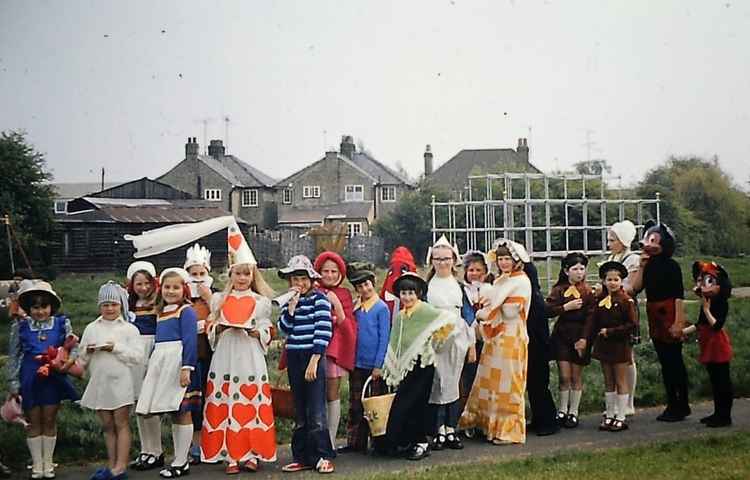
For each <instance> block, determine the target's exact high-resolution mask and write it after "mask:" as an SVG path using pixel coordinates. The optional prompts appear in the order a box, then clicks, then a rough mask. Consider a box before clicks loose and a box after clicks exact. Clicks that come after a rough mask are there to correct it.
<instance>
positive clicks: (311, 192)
mask: <svg viewBox="0 0 750 480" xmlns="http://www.w3.org/2000/svg"><path fill="white" fill-rule="evenodd" d="M302 198H320V185H304V186H303V187H302Z"/></svg>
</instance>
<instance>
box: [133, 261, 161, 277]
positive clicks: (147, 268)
mask: <svg viewBox="0 0 750 480" xmlns="http://www.w3.org/2000/svg"><path fill="white" fill-rule="evenodd" d="M138 272H146V273H148V274H149V275H151V277H152V278H153V277H156V268H155V267H154V264H153V263H151V262H146V261H143V260H138V261H137V262H133V263H131V264H130V266H129V267H128V273H127V277H128V281H130V280H132V279H133V275H135V274H136V273H138Z"/></svg>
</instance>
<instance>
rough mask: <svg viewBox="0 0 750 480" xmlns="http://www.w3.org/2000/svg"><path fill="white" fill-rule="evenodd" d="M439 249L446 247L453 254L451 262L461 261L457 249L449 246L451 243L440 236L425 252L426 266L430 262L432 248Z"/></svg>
mask: <svg viewBox="0 0 750 480" xmlns="http://www.w3.org/2000/svg"><path fill="white" fill-rule="evenodd" d="M440 247H446V248H449V249H450V250H451V251H452V252H453V257H454V258H453V262H454V263H455V262H458V261H459V260H460V259H461V254H459V253H458V247H456V246H455V245H451V242H449V241H448V238H446V236H445V235H441V236H440V238H438V241H437V242H435V244H434V245H433V246H431V247H430V248H429V249H428V250H427V262H426V263H427V264H428V265H429V264H430V262H432V250H433V249H434V248H440Z"/></svg>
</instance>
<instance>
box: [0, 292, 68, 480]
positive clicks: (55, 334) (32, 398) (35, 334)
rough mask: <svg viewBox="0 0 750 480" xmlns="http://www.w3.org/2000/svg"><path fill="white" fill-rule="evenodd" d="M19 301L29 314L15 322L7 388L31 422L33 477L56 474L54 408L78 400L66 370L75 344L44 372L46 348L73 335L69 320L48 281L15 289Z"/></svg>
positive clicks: (55, 412)
mask: <svg viewBox="0 0 750 480" xmlns="http://www.w3.org/2000/svg"><path fill="white" fill-rule="evenodd" d="M18 304H19V306H20V307H21V309H22V310H23V311H24V312H26V314H27V316H26V317H24V318H22V319H20V320H18V321H16V322H14V323H13V325H12V327H11V332H10V347H9V349H8V357H9V358H8V391H9V393H10V395H12V396H18V395H20V396H21V405H22V407H23V410H24V416H25V417H26V419H27V420H28V421H29V427H28V429H27V431H26V443H27V445H28V447H29V452H31V460H32V465H31V478H35V479H36V478H55V465H54V463H53V460H52V456H53V454H54V452H55V444H56V443H57V412H58V410H59V408H60V403H61V402H62V401H63V400H78V394H77V393H76V391H75V389H74V388H73V385H72V384H71V383H70V380H69V379H68V376H67V375H66V373H67V371H68V370H69V369H70V367H71V366H72V365H73V364H74V362H75V358H76V356H77V353H78V352H77V348H74V349H73V350H72V351H71V352H70V357H69V359H68V361H67V362H66V363H65V364H64V365H62V366H61V367H60V368H59V369H54V368H49V369H47V370H46V372H43V371H42V368H41V367H43V360H41V359H40V358H39V357H40V356H42V355H45V354H47V352H48V349H50V348H53V349H57V348H59V347H62V346H63V344H64V343H65V342H66V340H67V339H69V338H71V337H74V335H73V328H72V327H71V326H70V320H69V319H68V318H67V317H66V316H65V315H63V314H62V313H60V304H61V301H60V297H59V296H58V295H57V293H55V291H54V290H53V289H52V285H50V284H49V283H47V282H43V281H26V282H24V285H23V286H22V287H21V289H20V290H19V292H18Z"/></svg>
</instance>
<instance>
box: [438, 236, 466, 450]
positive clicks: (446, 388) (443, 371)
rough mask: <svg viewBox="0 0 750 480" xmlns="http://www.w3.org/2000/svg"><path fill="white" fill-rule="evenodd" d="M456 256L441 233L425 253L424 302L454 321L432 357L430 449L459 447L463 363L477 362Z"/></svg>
mask: <svg viewBox="0 0 750 480" xmlns="http://www.w3.org/2000/svg"><path fill="white" fill-rule="evenodd" d="M458 257H459V256H458V252H457V251H456V250H455V249H454V248H453V247H452V246H451V244H450V243H449V242H448V239H447V238H445V236H442V237H440V239H439V240H438V241H437V242H436V243H435V245H433V246H432V248H430V251H429V252H428V254H427V260H428V262H429V263H431V265H432V267H431V269H430V272H429V273H428V274H427V302H428V303H429V304H430V305H432V306H434V307H437V308H439V309H441V310H444V311H446V312H448V313H450V314H451V315H453V318H454V320H455V321H456V325H455V334H454V335H452V336H451V340H450V342H448V343H447V344H446V345H445V346H444V348H443V349H442V350H441V352H440V353H438V355H437V356H436V359H435V380H434V381H433V386H432V392H431V393H430V406H431V408H432V409H433V410H434V412H435V428H436V432H437V433H436V435H435V436H434V437H433V441H432V449H433V450H442V449H443V448H444V447H448V448H450V449H453V450H460V449H462V448H463V443H462V442H461V438H460V437H459V435H458V434H457V432H456V427H457V426H458V418H459V416H460V415H461V410H460V408H461V403H460V401H459V383H460V381H461V372H462V371H463V368H464V362H468V363H470V364H471V363H476V361H477V351H476V334H475V332H474V328H473V324H474V309H473V307H472V304H471V302H470V301H469V299H468V298H467V297H466V294H465V292H464V289H463V286H462V285H461V283H460V282H459V281H458V280H457V279H456V277H455V273H456V271H455V264H456V262H457V261H458Z"/></svg>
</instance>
